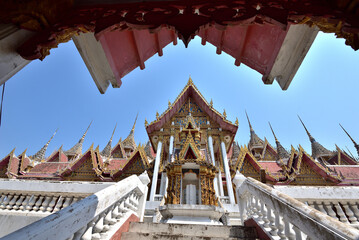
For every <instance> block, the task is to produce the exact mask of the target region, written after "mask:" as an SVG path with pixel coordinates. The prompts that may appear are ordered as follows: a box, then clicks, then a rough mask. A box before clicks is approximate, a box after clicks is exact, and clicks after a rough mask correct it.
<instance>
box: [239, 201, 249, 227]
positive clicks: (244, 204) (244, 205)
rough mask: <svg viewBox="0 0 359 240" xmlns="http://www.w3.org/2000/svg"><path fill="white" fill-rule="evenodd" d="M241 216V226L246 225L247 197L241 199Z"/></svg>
mask: <svg viewBox="0 0 359 240" xmlns="http://www.w3.org/2000/svg"><path fill="white" fill-rule="evenodd" d="M238 204H239V214H240V217H241V224H242V225H243V224H244V220H245V219H246V211H247V197H242V198H240V199H239V203H238Z"/></svg>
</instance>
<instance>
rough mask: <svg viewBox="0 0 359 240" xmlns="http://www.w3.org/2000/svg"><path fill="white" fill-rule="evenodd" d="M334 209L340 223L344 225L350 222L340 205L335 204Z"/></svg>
mask: <svg viewBox="0 0 359 240" xmlns="http://www.w3.org/2000/svg"><path fill="white" fill-rule="evenodd" d="M334 207H335V209H336V210H337V214H338V215H339V221H341V222H343V223H349V221H348V219H347V217H346V216H345V213H344V212H343V210H342V208H341V206H340V205H339V203H337V204H334Z"/></svg>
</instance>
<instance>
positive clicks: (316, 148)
mask: <svg viewBox="0 0 359 240" xmlns="http://www.w3.org/2000/svg"><path fill="white" fill-rule="evenodd" d="M298 118H299V120H300V122H301V123H302V125H303V127H304V129H305V131H306V132H307V135H308V137H309V140H310V142H311V145H312V157H313V158H314V159H316V158H318V157H321V156H331V155H333V152H332V151H329V150H328V149H326V148H325V147H323V146H322V145H321V144H320V143H318V142H317V141H315V139H314V137H313V136H312V135H311V134H310V133H309V131H308V129H307V128H306V126H305V125H304V123H303V121H302V119H301V118H300V117H299V115H298Z"/></svg>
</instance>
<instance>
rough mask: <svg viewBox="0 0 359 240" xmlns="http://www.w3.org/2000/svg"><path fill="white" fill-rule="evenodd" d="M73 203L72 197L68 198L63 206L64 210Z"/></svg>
mask: <svg viewBox="0 0 359 240" xmlns="http://www.w3.org/2000/svg"><path fill="white" fill-rule="evenodd" d="M71 201H72V197H66V200H65V202H64V204H63V205H62V208H65V207H67V206H69V205H70V203H71Z"/></svg>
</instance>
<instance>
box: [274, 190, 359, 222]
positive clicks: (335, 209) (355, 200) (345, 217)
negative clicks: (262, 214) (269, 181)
mask: <svg viewBox="0 0 359 240" xmlns="http://www.w3.org/2000/svg"><path fill="white" fill-rule="evenodd" d="M274 188H275V189H277V190H279V191H280V192H282V193H285V194H287V195H289V196H291V197H293V198H295V199H297V200H299V201H301V202H303V203H305V204H307V205H309V206H311V207H312V208H315V209H317V210H318V211H320V212H322V213H324V214H327V215H328V216H330V217H332V218H334V219H336V220H338V221H340V222H342V223H345V224H349V225H350V226H352V227H355V228H357V229H358V228H359V187H349V186H341V187H324V186H323V187H316V186H275V187H274Z"/></svg>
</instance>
